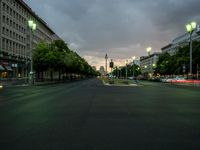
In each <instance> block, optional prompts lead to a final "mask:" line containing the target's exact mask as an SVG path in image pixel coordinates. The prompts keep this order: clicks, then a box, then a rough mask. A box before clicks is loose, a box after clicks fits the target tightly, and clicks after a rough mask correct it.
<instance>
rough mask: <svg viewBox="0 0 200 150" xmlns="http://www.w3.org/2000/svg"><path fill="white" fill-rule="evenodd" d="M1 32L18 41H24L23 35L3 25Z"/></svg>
mask: <svg viewBox="0 0 200 150" xmlns="http://www.w3.org/2000/svg"><path fill="white" fill-rule="evenodd" d="M2 34H3V35H6V36H8V37H10V38H13V39H15V40H17V41H19V42H22V43H25V42H26V38H24V37H23V36H21V35H19V34H17V33H15V32H13V31H11V30H8V29H6V28H5V27H3V28H2Z"/></svg>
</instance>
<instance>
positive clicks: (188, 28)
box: [186, 22, 197, 76]
mask: <svg viewBox="0 0 200 150" xmlns="http://www.w3.org/2000/svg"><path fill="white" fill-rule="evenodd" d="M196 29H197V23H196V22H191V23H190V24H187V25H186V31H187V32H188V33H189V34H190V72H189V73H190V76H192V34H193V32H194V31H195V30H196Z"/></svg>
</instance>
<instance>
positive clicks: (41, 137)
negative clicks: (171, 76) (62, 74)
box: [0, 79, 200, 150]
mask: <svg viewBox="0 0 200 150" xmlns="http://www.w3.org/2000/svg"><path fill="white" fill-rule="evenodd" d="M143 84H144V86H142V87H109V86H104V85H103V84H102V83H101V81H99V80H96V79H92V80H87V81H79V82H75V83H67V84H57V85H56V84H55V85H46V86H34V87H13V88H7V89H4V90H3V91H0V150H199V149H200V91H199V89H192V88H182V87H174V86H168V85H167V86H166V85H165V84H161V83H150V82H145V83H143Z"/></svg>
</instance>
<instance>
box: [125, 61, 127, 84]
mask: <svg viewBox="0 0 200 150" xmlns="http://www.w3.org/2000/svg"><path fill="white" fill-rule="evenodd" d="M125 63H126V80H127V79H128V60H126V61H125Z"/></svg>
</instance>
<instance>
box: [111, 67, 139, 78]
mask: <svg viewBox="0 0 200 150" xmlns="http://www.w3.org/2000/svg"><path fill="white" fill-rule="evenodd" d="M133 69H134V76H135V77H137V76H139V75H141V69H140V66H138V65H136V64H134V67H133V66H132V65H127V76H128V77H133ZM112 74H113V75H115V76H116V77H124V78H125V77H126V66H124V67H121V68H117V67H115V68H114V70H113V72H112Z"/></svg>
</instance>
